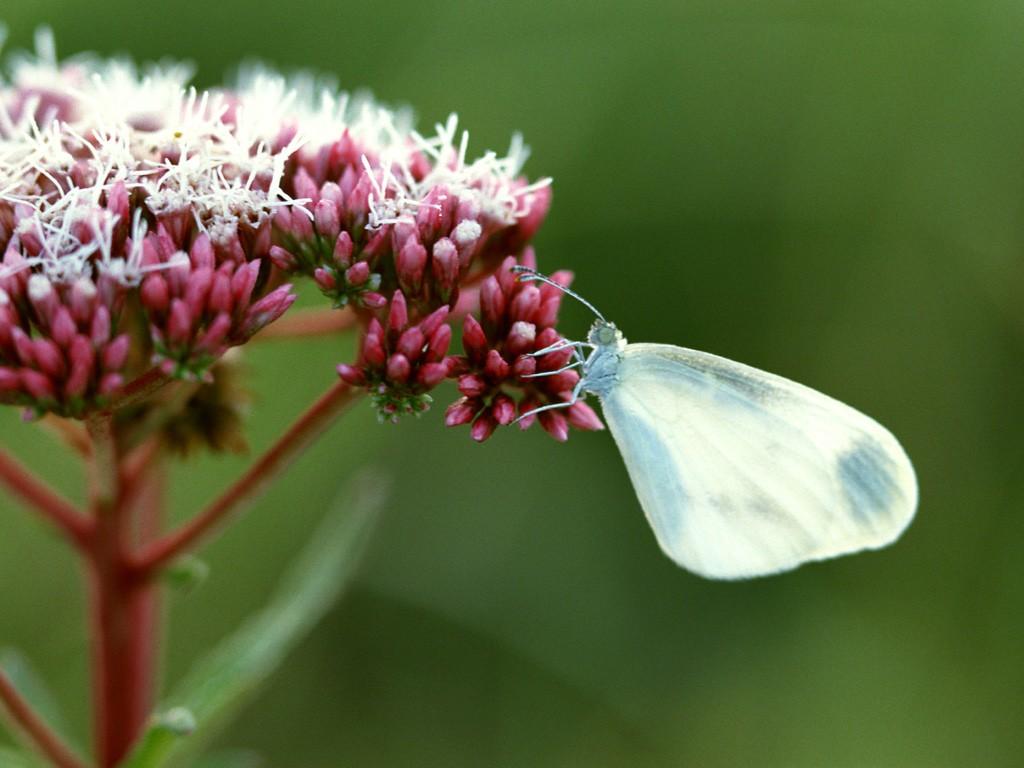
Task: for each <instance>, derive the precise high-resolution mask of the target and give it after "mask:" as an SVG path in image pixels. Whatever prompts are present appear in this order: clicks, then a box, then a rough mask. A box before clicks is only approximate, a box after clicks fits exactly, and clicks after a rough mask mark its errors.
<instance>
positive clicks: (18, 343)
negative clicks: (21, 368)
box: [11, 327, 36, 366]
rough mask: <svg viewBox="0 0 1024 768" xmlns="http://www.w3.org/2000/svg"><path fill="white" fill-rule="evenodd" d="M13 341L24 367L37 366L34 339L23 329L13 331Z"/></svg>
mask: <svg viewBox="0 0 1024 768" xmlns="http://www.w3.org/2000/svg"><path fill="white" fill-rule="evenodd" d="M11 341H13V342H14V349H15V351H16V352H17V354H18V360H19V361H20V362H21V364H22V365H29V366H32V365H35V362H36V361H35V347H34V346H33V344H32V339H31V338H30V337H29V335H28V334H27V333H25V332H24V331H23V330H22V329H21V328H18V327H14V328H12V329H11Z"/></svg>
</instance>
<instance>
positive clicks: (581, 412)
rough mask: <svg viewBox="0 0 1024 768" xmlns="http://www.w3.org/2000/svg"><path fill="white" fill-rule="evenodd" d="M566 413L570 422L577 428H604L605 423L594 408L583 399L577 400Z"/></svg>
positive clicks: (591, 429) (592, 429)
mask: <svg viewBox="0 0 1024 768" xmlns="http://www.w3.org/2000/svg"><path fill="white" fill-rule="evenodd" d="M565 415H566V418H568V420H569V424H571V425H572V426H574V427H576V429H585V430H590V431H594V430H600V429H604V424H603V423H601V419H600V418H599V417H598V415H597V414H596V413H594V409H593V408H591V407H590V406H589V405H587V404H586V403H584V402H583V401H582V400H577V401H576V402H575V403H573V404H572V405H570V406H569V407H568V408H566V409H565Z"/></svg>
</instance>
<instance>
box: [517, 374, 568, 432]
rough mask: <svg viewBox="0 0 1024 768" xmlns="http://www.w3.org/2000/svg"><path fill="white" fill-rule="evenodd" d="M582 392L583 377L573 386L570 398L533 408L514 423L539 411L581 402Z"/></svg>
mask: <svg viewBox="0 0 1024 768" xmlns="http://www.w3.org/2000/svg"><path fill="white" fill-rule="evenodd" d="M582 392H583V379H580V380H579V381H578V382H577V383H576V386H575V387H573V389H572V393H571V394H570V395H569V399H568V400H562V401H560V402H557V403H548V404H547V405H542V406H540V407H539V408H533V409H531V410H529V411H527V412H526V413H524V414H523V415H522V416H520V417H519V418H518V419H516V420H515V421H513V422H512V423H513V424H518V423H519V422H520V421H522V420H523V419H525V418H526V417H527V416H534V415H536V414H538V413H543V412H544V411H554V410H557V409H559V408H568V407H570V406H572V405H576V403H577V402H579V399H580V393H582Z"/></svg>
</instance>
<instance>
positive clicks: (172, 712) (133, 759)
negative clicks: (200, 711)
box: [118, 707, 196, 768]
mask: <svg viewBox="0 0 1024 768" xmlns="http://www.w3.org/2000/svg"><path fill="white" fill-rule="evenodd" d="M195 729H196V719H195V717H193V716H192V713H191V712H189V711H188V710H187V709H185V708H184V707H175V708H173V709H169V710H167V711H166V712H165V713H163V714H160V715H156V716H155V717H154V718H153V719H152V721H151V722H150V724H149V727H148V728H147V729H146V732H145V734H143V736H142V738H141V739H140V740H139V743H138V744H137V745H136V747H135V749H133V750H132V753H131V755H129V756H128V757H127V758H125V760H124V761H122V762H121V763H119V764H118V768H159V766H161V765H163V764H164V761H165V760H166V758H167V755H168V754H170V751H171V749H172V748H173V747H174V744H175V742H177V741H178V740H179V739H181V738H182V737H183V736H188V735H189V734H190V733H192V732H193V731H195Z"/></svg>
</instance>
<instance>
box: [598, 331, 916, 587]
mask: <svg viewBox="0 0 1024 768" xmlns="http://www.w3.org/2000/svg"><path fill="white" fill-rule="evenodd" d="M602 405H603V408H604V413H605V418H606V420H607V422H608V425H609V427H610V429H611V432H612V435H613V436H614V437H615V441H616V443H617V444H618V446H619V450H620V451H621V453H622V456H623V459H624V460H625V462H626V467H627V469H628V470H629V475H630V478H631V479H632V481H633V486H634V488H635V489H636V493H637V496H638V497H639V499H640V504H641V505H642V507H643V509H644V512H645V513H646V515H647V519H648V521H649V522H650V524H651V527H652V528H653V529H654V533H655V535H656V536H657V539H658V543H659V544H660V545H661V548H662V549H663V550H664V551H665V553H666V554H667V555H668V556H669V557H671V558H672V559H673V560H674V561H675V562H677V563H678V564H679V565H682V566H683V567H684V568H687V569H689V570H691V571H694V572H695V573H698V574H701V575H702V576H707V577H709V578H719V579H736V578H744V577H750V576H759V575H763V574H768V573H774V572H777V571H784V570H788V569H790V568H795V567H796V566H798V565H800V564H801V563H804V562H807V561H810V560H821V559H824V558H828V557H835V556H836V555H841V554H845V553H848V552H855V551H857V550H861V549H875V548H878V547H882V546H885V545H886V544H889V543H891V542H892V541H893V540H895V539H896V538H897V537H898V536H899V535H900V533H901V532H902V531H903V529H904V528H906V527H907V525H908V524H909V523H910V521H911V519H912V518H913V516H914V510H915V508H916V507H917V481H916V478H915V476H914V470H913V467H912V466H911V464H910V460H909V459H908V458H907V455H906V453H905V452H904V451H903V448H902V447H901V446H900V444H899V443H898V442H897V441H896V438H894V437H893V436H892V434H890V433H889V432H888V430H886V429H885V428H884V427H883V426H881V425H880V424H879V423H878V422H876V421H874V420H873V419H871V418H869V417H867V416H865V415H864V414H862V413H860V412H859V411H856V410H854V409H853V408H850V407H849V406H847V405H844V404H843V403H840V402H839V401H837V400H833V399H832V398H830V397H828V396H826V395H823V394H821V393H820V392H816V391H815V390H813V389H810V388H808V387H805V386H803V385H801V384H797V383H796V382H793V381H789V380H788V379H784V378H782V377H781V376H776V375H774V374H771V373H766V372H765V371H760V370H758V369H756V368H751V367H749V366H746V365H742V364H740V363H735V362H733V361H731V360H726V359H724V358H721V357H717V356H715V355H710V354H707V353H704V352H697V351H694V350H690V349H683V348H681V347H675V346H670V345H664V344H630V345H628V346H627V347H626V349H625V351H624V353H623V357H622V360H621V362H620V364H619V369H618V381H617V382H616V384H615V385H614V386H613V387H611V388H610V389H609V391H607V392H606V393H604V396H603V397H602Z"/></svg>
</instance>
